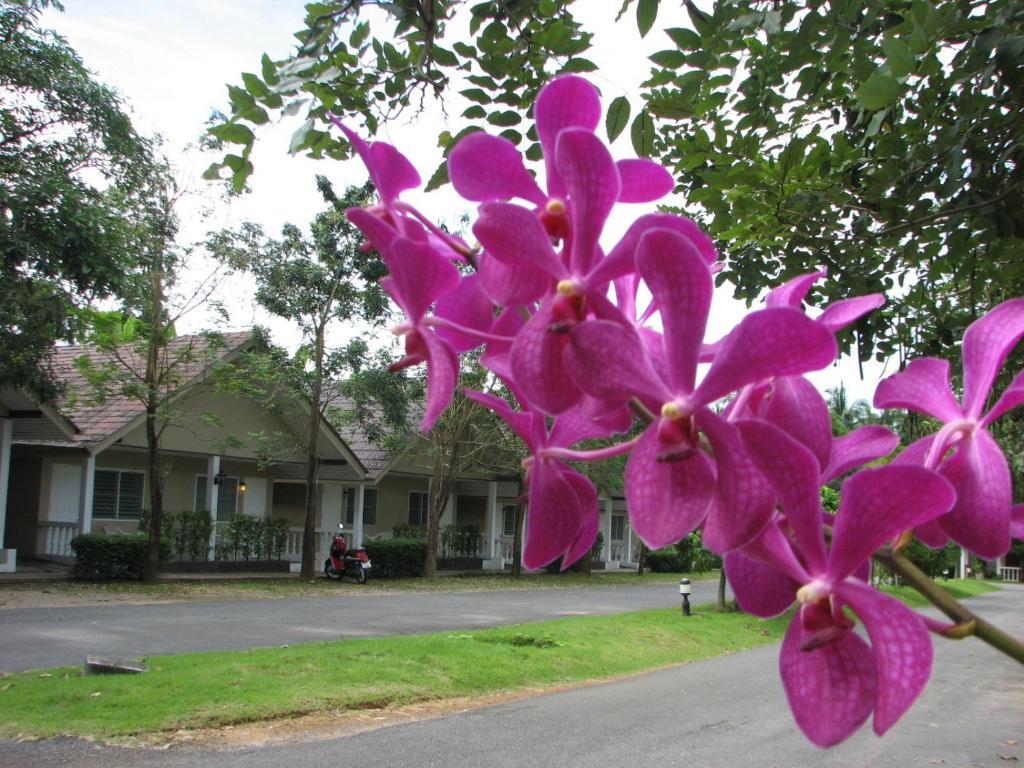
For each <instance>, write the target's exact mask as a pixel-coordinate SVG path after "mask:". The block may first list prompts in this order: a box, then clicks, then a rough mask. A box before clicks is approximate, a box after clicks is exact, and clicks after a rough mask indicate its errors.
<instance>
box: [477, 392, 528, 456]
mask: <svg viewBox="0 0 1024 768" xmlns="http://www.w3.org/2000/svg"><path fill="white" fill-rule="evenodd" d="M462 394H464V395H465V396H466V397H468V398H469V399H470V400H472V401H474V402H476V403H479V404H480V405H482V406H483V407H484V408H487V409H488V410H490V411H493V412H494V413H495V414H496V415H497V416H498V418H500V419H501V420H502V421H504V422H505V423H506V424H508V426H509V427H510V428H511V429H512V431H513V432H515V433H516V435H518V436H519V439H520V440H522V441H523V442H524V443H526V447H527V448H529V449H530V451H531V452H534V451H536V450H537V448H539V446H538V445H535V444H534V440H533V429H534V421H535V418H536V417H537V416H538V414H536V413H533V412H532V411H515V410H512V406H511V405H509V403H508V402H507V401H506V400H503V399H502V398H500V397H497V396H496V395H492V394H489V393H487V392H477V391H476V390H475V389H463V390H462Z"/></svg>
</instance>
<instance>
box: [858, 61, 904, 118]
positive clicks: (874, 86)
mask: <svg viewBox="0 0 1024 768" xmlns="http://www.w3.org/2000/svg"><path fill="white" fill-rule="evenodd" d="M902 91H903V88H902V86H901V85H900V84H899V82H898V81H897V80H896V78H895V77H893V76H892V75H890V74H888V73H887V72H882V71H881V70H876V71H875V72H874V73H873V74H872V75H871V77H869V78H868V79H867V80H865V81H864V82H863V83H861V86H860V88H858V89H857V100H858V101H859V102H860V103H861V106H863V107H864V109H867V110H870V111H872V112H874V111H877V110H879V109H885V108H886V107H888V106H889V105H890V104H892V103H893V102H894V101H896V99H898V98H899V96H900V93H901V92H902Z"/></svg>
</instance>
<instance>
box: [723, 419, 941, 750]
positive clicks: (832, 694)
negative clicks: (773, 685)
mask: <svg viewBox="0 0 1024 768" xmlns="http://www.w3.org/2000/svg"><path fill="white" fill-rule="evenodd" d="M738 428H739V431H740V433H741V434H742V436H743V441H744V443H745V444H746V445H747V446H748V448H749V449H750V452H751V455H753V456H754V458H755V460H756V462H757V464H758V466H759V467H760V469H761V470H762V471H763V472H764V474H765V476H766V477H767V478H768V479H769V480H770V481H771V483H772V485H773V486H774V488H775V491H776V493H777V494H778V497H779V501H780V506H781V507H782V510H783V512H784V514H785V522H786V524H787V525H788V527H789V529H790V533H791V536H792V538H790V537H789V536H787V535H786V533H784V532H783V529H782V528H781V527H780V526H779V525H778V522H774V523H772V524H771V525H769V526H768V527H767V528H766V529H765V530H764V532H762V534H761V535H760V536H759V537H758V539H756V540H755V541H754V542H753V543H752V544H751V545H750V546H748V547H747V548H746V549H745V550H744V551H743V552H742V553H733V554H731V555H727V566H726V567H727V568H728V574H729V580H730V583H731V584H732V586H733V591H734V593H735V595H736V599H737V602H738V603H739V604H740V606H741V607H742V608H743V609H744V610H745V611H748V612H750V613H753V614H755V615H757V616H763V617H768V616H775V615H778V614H780V613H782V612H783V611H785V610H786V609H787V608H788V607H789V606H790V605H791V604H792V603H793V600H794V598H795V600H796V601H797V602H798V603H799V605H800V609H799V611H798V612H797V614H796V615H795V616H794V617H793V620H792V622H791V623H790V626H789V630H788V631H787V633H786V637H785V639H784V640H783V643H782V650H781V653H780V657H779V671H780V673H781V676H782V682H783V686H784V688H785V691H786V697H787V699H788V701H789V706H790V709H791V710H792V712H793V716H794V718H795V720H796V722H797V725H798V726H799V727H800V729H801V730H802V731H803V732H804V734H805V735H806V736H807V738H808V739H810V740H811V741H812V742H813V743H815V744H817V745H818V746H821V747H830V746H832V745H834V744H838V743H839V742H841V741H843V740H844V739H846V738H847V737H848V736H850V735H851V734H852V733H853V732H854V731H856V730H857V729H858V728H859V727H860V726H861V724H863V722H864V721H865V720H867V718H868V716H869V715H871V713H872V712H873V713H874V730H875V733H877V734H878V735H882V734H884V733H885V732H886V731H887V730H889V728H891V727H892V726H893V725H894V724H895V723H896V722H897V721H898V720H899V718H900V717H902V715H903V713H904V712H906V711H907V709H909V707H910V706H911V704H913V702H914V701H915V700H916V699H917V697H918V696H919V695H920V693H921V691H922V690H924V686H925V685H926V684H927V682H928V678H929V676H930V675H931V665H932V645H931V639H930V638H929V636H928V628H927V625H926V624H925V622H924V620H923V619H922V618H921V617H920V616H918V615H917V614H916V613H914V612H913V611H911V610H910V609H909V608H907V607H906V606H905V605H903V604H902V603H901V602H899V601H898V600H895V599H894V598H891V597H888V596H886V595H883V594H881V593H880V592H878V591H876V590H874V589H873V588H871V587H870V586H869V585H867V584H866V583H864V580H863V576H858V575H857V573H856V572H857V571H858V569H860V568H861V567H862V566H863V565H864V563H866V562H867V561H868V560H869V559H870V557H871V555H872V554H873V553H874V552H875V550H877V549H878V548H879V547H880V546H882V545H883V544H885V543H886V542H887V541H889V540H891V539H893V538H894V537H896V536H898V535H899V534H900V533H902V532H903V531H904V530H906V529H908V528H912V527H914V526H915V525H919V524H921V523H923V522H926V521H928V520H931V519H934V518H936V517H938V516H940V515H943V514H945V513H946V512H948V511H949V509H950V508H951V507H952V506H953V503H954V501H955V499H956V493H955V492H954V490H953V487H952V486H951V485H950V483H949V482H948V481H947V480H945V478H943V477H942V476H941V475H939V474H937V473H935V472H932V471H930V470H927V469H924V468H922V467H909V466H887V467H880V468H877V469H866V470H862V471H861V472H859V473H857V474H856V475H854V476H852V477H851V478H850V479H848V480H847V481H846V482H845V483H844V484H843V489H842V501H841V503H840V507H839V512H838V514H837V515H836V517H835V521H834V529H833V534H832V544H831V548H826V545H825V537H824V534H823V527H824V523H825V520H826V517H825V513H824V511H823V510H822V508H821V501H820V496H819V480H820V474H819V473H820V470H819V467H818V462H817V460H816V458H815V457H814V455H813V454H812V453H811V452H810V451H809V450H808V449H807V448H805V447H804V446H803V445H801V444H800V443H798V442H797V441H796V440H794V439H793V438H791V437H789V436H788V435H787V434H786V433H785V432H783V431H782V430H780V429H778V428H777V427H775V426H773V425H771V424H767V423H765V422H760V421H742V422H739V424H738ZM794 544H795V546H796V551H794V548H793V547H794ZM845 608H849V609H850V610H852V611H853V612H854V613H855V614H856V615H857V616H859V617H860V619H861V620H862V621H863V622H864V626H865V628H866V630H867V634H868V638H869V640H870V645H868V643H867V642H865V641H864V640H863V639H861V638H860V637H859V636H858V635H856V634H854V633H853V632H852V629H853V626H854V625H853V621H852V620H851V619H850V618H849V617H848V616H847V615H846V612H845Z"/></svg>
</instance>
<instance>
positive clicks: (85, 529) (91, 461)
mask: <svg viewBox="0 0 1024 768" xmlns="http://www.w3.org/2000/svg"><path fill="white" fill-rule="evenodd" d="M95 484H96V457H95V456H93V455H92V454H91V453H89V454H86V458H85V461H84V462H82V482H81V485H79V498H78V533H79V535H82V534H86V533H92V495H93V493H92V492H93V487H94V486H95Z"/></svg>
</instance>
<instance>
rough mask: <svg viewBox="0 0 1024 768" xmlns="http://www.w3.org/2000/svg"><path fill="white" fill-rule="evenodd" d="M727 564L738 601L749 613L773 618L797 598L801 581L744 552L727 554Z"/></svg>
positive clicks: (729, 578)
mask: <svg viewBox="0 0 1024 768" xmlns="http://www.w3.org/2000/svg"><path fill="white" fill-rule="evenodd" d="M724 567H725V575H726V578H727V579H728V581H729V586H730V587H732V593H733V594H734V595H735V596H736V602H737V603H738V604H739V606H740V608H742V609H743V610H744V611H746V612H747V613H750V614H753V615H754V616H760V617H761V618H762V619H770V618H772V617H774V616H778V615H779V614H782V613H785V612H786V611H787V610H788V608H789V606H791V605H792V604H793V601H794V600H796V591H797V590H798V589H799V588H800V584H798V583H797V582H795V581H793V579H791V578H789V576H787V575H786V574H784V573H782V572H781V571H779V570H778V569H777V568H773V567H772V566H770V565H765V564H764V563H761V562H759V561H757V560H753V559H751V558H749V557H747V556H746V555H744V554H743V553H742V551H736V552H728V553H726V555H725V566H724Z"/></svg>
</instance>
